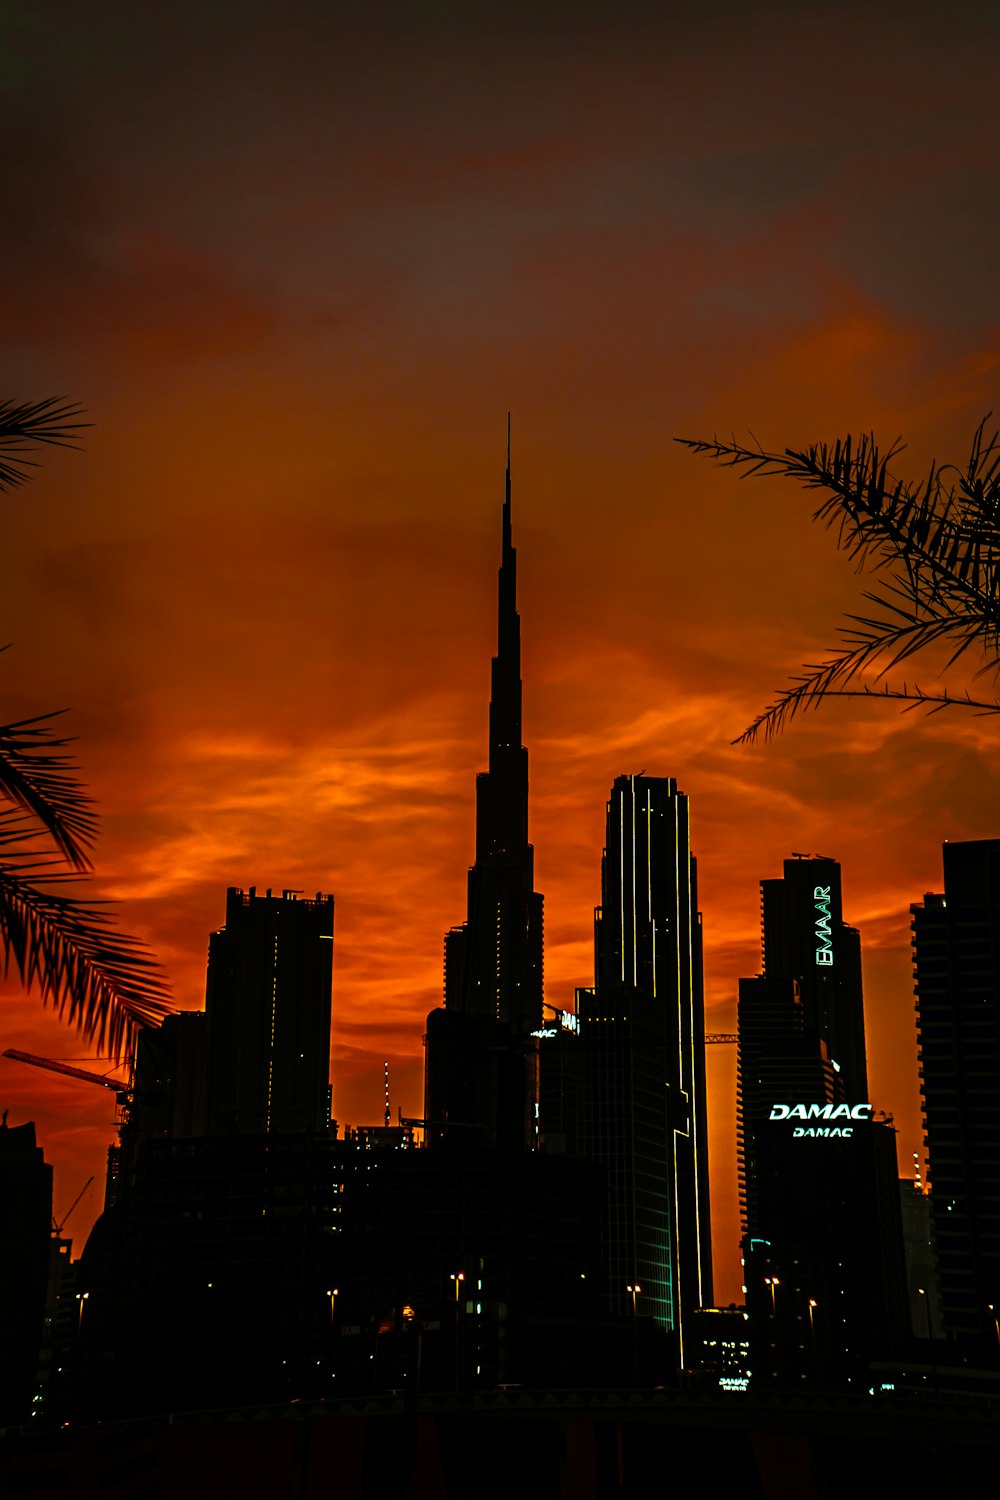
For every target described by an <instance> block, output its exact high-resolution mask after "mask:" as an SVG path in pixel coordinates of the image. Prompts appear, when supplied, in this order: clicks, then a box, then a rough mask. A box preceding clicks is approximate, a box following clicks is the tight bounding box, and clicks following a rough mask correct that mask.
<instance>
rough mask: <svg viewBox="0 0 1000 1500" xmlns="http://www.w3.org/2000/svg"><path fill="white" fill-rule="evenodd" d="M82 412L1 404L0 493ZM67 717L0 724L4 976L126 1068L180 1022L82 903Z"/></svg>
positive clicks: (126, 947)
mask: <svg viewBox="0 0 1000 1500" xmlns="http://www.w3.org/2000/svg"><path fill="white" fill-rule="evenodd" d="M79 416H80V408H79V407H78V406H75V405H73V404H71V403H68V402H66V401H64V400H62V399H61V398H50V399H48V400H45V401H38V402H33V403H28V404H22V405H15V404H14V403H12V402H4V403H0V491H2V490H9V489H12V488H13V487H15V486H16V485H20V484H23V483H24V482H25V481H26V480H27V479H29V478H30V477H31V473H30V471H31V469H32V468H34V467H36V464H35V461H34V459H33V458H32V457H31V456H30V455H31V454H32V452H33V451H34V449H35V447H36V446H37V445H38V444H39V443H49V444H52V443H54V444H57V445H59V446H63V447H75V446H76V444H75V441H74V437H75V434H76V433H77V432H78V431H79V430H80V428H81V427H83V426H85V425H87V424H84V423H82V422H80V421H78V420H77V419H78V417H79ZM58 717H59V715H58V714H43V715H40V716H38V717H35V718H31V719H22V720H20V721H19V722H17V723H13V724H4V725H0V804H6V805H2V806H0V965H2V970H3V973H4V974H5V975H6V974H8V973H9V972H10V969H11V967H12V966H13V968H14V969H15V970H16V972H17V974H18V976H19V978H20V980H21V981H22V983H23V984H24V985H26V986H28V987H30V986H32V985H34V986H35V987H36V988H37V989H38V991H39V993H40V995H41V998H42V1001H43V1003H45V1004H51V1005H52V1006H53V1007H54V1008H55V1010H56V1012H57V1013H58V1014H59V1015H60V1016H65V1018H66V1019H67V1020H68V1021H69V1023H70V1024H71V1025H73V1026H76V1027H77V1028H78V1029H79V1030H80V1031H81V1032H82V1033H83V1035H84V1036H85V1037H86V1038H87V1039H88V1040H93V1041H95V1042H96V1043H97V1044H98V1046H99V1047H101V1048H102V1049H104V1048H107V1050H108V1051H109V1052H111V1053H113V1054H114V1056H115V1057H121V1056H122V1055H123V1054H124V1053H125V1052H127V1051H130V1050H131V1047H132V1044H133V1040H134V1033H135V1029H136V1028H137V1027H138V1026H142V1025H157V1024H159V1022H160V1021H161V1020H162V1019H163V1017H164V1016H165V1015H167V1014H169V1012H170V1011H171V1009H172V1007H171V1005H170V1002H169V992H168V989H167V986H166V983H165V981H164V979H163V976H162V973H161V972H160V970H159V968H158V966H157V964H156V963H155V961H154V960H153V958H152V957H151V955H150V954H149V953H148V951H147V950H146V948H145V947H144V946H143V944H142V943H141V942H139V941H138V940H137V939H136V938H133V937H129V936H128V935H127V934H125V933H122V932H119V931H118V930H117V928H116V927H115V923H114V918H113V916H112V914H111V911H110V909H109V904H108V903H106V902H101V901H94V900H90V899H87V898H86V897H81V896H79V895H77V894H76V890H77V888H78V879H79V876H80V874H82V873H83V872H85V871H88V870H89V869H90V868H91V859H90V850H91V849H92V847H93V843H94V839H95V836H96V833H97V819H96V816H95V812H94V805H93V801H92V799H91V798H90V797H89V795H88V794H87V792H86V791H85V790H84V788H83V787H82V786H81V784H80V782H79V780H78V779H77V776H76V774H75V770H76V768H75V766H74V764H73V762H72V760H71V759H70V758H69V757H68V756H67V755H66V754H65V753H64V752H65V748H66V746H67V745H68V744H69V743H70V741H69V740H68V739H66V738H64V737H61V736H58V735H57V734H56V733H55V729H54V725H53V722H52V721H53V720H55V719H57V718H58Z"/></svg>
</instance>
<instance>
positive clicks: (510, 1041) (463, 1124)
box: [425, 420, 542, 1150]
mask: <svg viewBox="0 0 1000 1500" xmlns="http://www.w3.org/2000/svg"><path fill="white" fill-rule="evenodd" d="M444 990H445V1003H444V1009H443V1010H434V1011H432V1012H431V1014H430V1015H429V1016H428V1019H427V1076H426V1100H425V1115H426V1119H427V1139H428V1143H429V1144H431V1145H438V1146H440V1145H442V1144H444V1143H445V1142H446V1141H447V1142H448V1143H449V1144H450V1145H451V1146H463V1147H465V1148H469V1149H480V1148H484V1149H494V1148H498V1147H499V1148H504V1149H513V1150H523V1149H529V1148H530V1147H532V1146H533V1145H534V1144H535V1136H536V1124H535V1120H536V1105H537V1098H538V1085H537V1071H538V1066H537V1041H536V1040H535V1038H534V1037H533V1036H532V1033H533V1032H536V1031H538V1029H539V1028H540V1027H541V1024H542V897H541V896H540V895H539V894H538V892H537V891H536V890H535V888H534V851H533V849H532V847H531V845H530V844H529V842H528V752H527V750H526V749H525V748H524V746H523V745H522V744H521V622H520V618H519V616H518V613H517V553H516V551H515V549H514V545H513V541H512V532H511V494H510V425H509V420H508V430H507V471H506V481H505V492H504V503H503V517H502V529H501V552H500V575H499V590H498V619H497V654H496V656H495V657H494V658H493V670H492V692H491V697H490V729H489V769H488V770H487V771H485V772H483V773H481V774H480V775H479V776H477V778H476V862H475V864H474V865H473V866H472V867H471V869H470V870H469V885H468V911H467V916H466V919H465V921H464V922H463V923H462V925H461V926H460V927H454V928H452V930H451V931H450V932H449V933H448V934H447V936H446V937H445V981H444Z"/></svg>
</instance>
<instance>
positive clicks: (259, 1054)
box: [205, 886, 333, 1135]
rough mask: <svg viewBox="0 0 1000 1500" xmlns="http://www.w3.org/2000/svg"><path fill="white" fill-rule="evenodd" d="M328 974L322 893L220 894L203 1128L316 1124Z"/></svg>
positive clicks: (326, 1038) (277, 1128)
mask: <svg viewBox="0 0 1000 1500" xmlns="http://www.w3.org/2000/svg"><path fill="white" fill-rule="evenodd" d="M332 975H333V897H332V896H324V895H322V894H319V893H318V894H317V895H316V898H315V900H301V899H300V897H299V893H298V892H296V891H284V892H282V894H281V895H280V896H272V895H271V892H270V891H268V892H267V894H266V895H265V896H258V894H257V891H256V888H255V887H253V886H251V888H250V890H249V893H248V892H245V891H242V890H237V889H235V888H234V889H231V890H229V891H228V892H227V893H226V924H225V926H224V927H221V928H220V929H219V931H218V932H213V933H212V936H211V938H210V939H209V948H208V982H207V991H206V1002H205V1010H206V1013H207V1017H208V1070H207V1093H206V1121H207V1133H208V1134H209V1135H270V1134H273V1133H275V1132H280V1133H284V1134H305V1133H320V1132H324V1131H326V1129H327V1128H328V1126H329V1121H330V986H331V980H332Z"/></svg>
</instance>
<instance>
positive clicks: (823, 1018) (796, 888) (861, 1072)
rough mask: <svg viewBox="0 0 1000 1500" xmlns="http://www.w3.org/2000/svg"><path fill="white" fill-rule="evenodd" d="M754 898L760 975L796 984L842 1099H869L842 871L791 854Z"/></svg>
mask: <svg viewBox="0 0 1000 1500" xmlns="http://www.w3.org/2000/svg"><path fill="white" fill-rule="evenodd" d="M760 897H761V928H762V936H763V948H764V973H765V975H766V976H767V978H768V979H777V978H782V977H784V978H786V979H795V980H797V982H798V986H799V991H800V993H801V996H802V1019H803V1025H804V1026H805V1029H806V1030H807V1031H813V1032H815V1033H817V1034H818V1035H819V1036H821V1037H823V1038H824V1040H825V1041H826V1043H827V1046H828V1048H829V1051H830V1058H831V1060H832V1062H833V1063H834V1064H835V1065H836V1070H837V1071H838V1072H839V1074H840V1076H841V1079H842V1082H843V1085H844V1088H845V1090H846V1092H847V1093H848V1094H850V1095H851V1097H852V1098H855V1099H867V1098H868V1064H867V1061H866V1054H865V1011H864V995H863V991H862V985H861V939H860V937H859V935H858V932H857V929H856V928H854V927H849V926H848V925H847V923H846V922H845V921H844V915H843V899H842V896H841V886H840V865H839V864H838V863H837V861H836V860H835V859H826V858H824V857H823V856H822V855H817V856H814V857H810V856H805V855H798V854H797V855H793V857H792V858H791V859H786V860H785V873H784V877H783V878H782V879H779V880H762V881H761V883H760Z"/></svg>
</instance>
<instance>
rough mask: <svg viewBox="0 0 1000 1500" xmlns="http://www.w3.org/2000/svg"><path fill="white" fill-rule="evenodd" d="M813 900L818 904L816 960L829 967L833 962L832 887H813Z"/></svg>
mask: <svg viewBox="0 0 1000 1500" xmlns="http://www.w3.org/2000/svg"><path fill="white" fill-rule="evenodd" d="M813 902H814V903H815V906H816V962H817V963H818V964H819V965H820V967H821V968H825V969H828V968H830V967H831V966H832V964H833V934H832V933H831V931H830V887H829V886H828V885H817V886H814V887H813Z"/></svg>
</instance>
